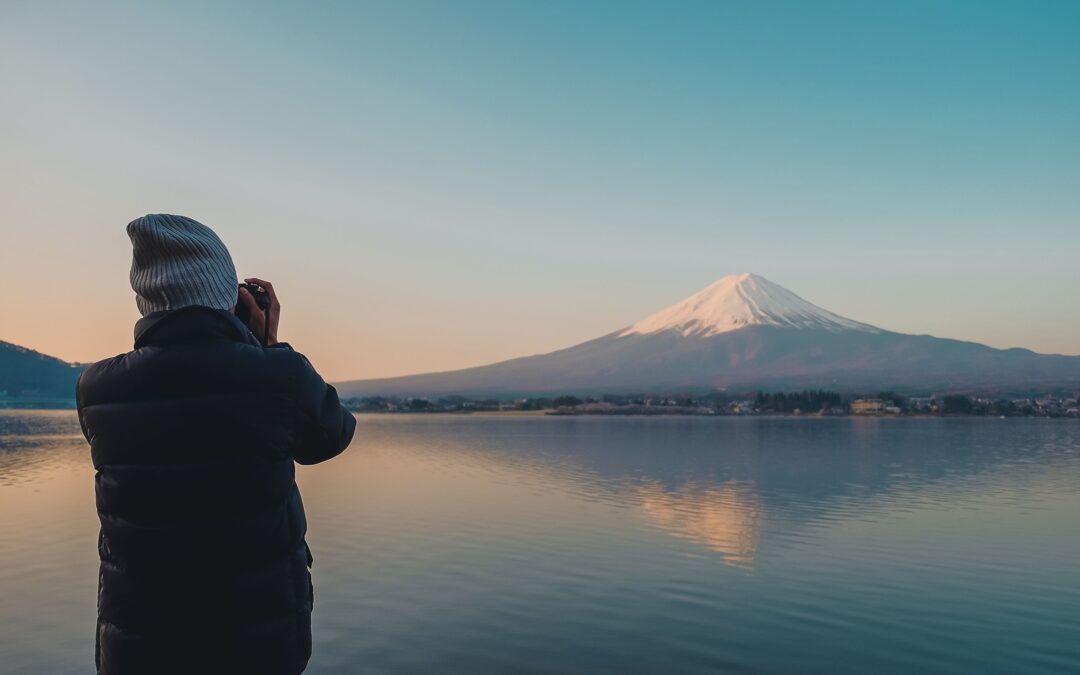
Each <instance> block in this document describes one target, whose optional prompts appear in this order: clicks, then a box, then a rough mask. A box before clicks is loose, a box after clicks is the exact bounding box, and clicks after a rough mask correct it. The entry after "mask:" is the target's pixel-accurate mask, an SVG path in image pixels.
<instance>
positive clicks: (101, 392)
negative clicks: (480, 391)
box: [77, 307, 356, 675]
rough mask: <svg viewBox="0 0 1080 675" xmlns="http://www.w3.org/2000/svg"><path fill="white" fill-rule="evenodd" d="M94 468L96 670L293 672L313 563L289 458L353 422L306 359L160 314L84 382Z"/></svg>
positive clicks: (322, 447)
mask: <svg viewBox="0 0 1080 675" xmlns="http://www.w3.org/2000/svg"><path fill="white" fill-rule="evenodd" d="M77 398H78V405H79V420H80V422H81V423H82V428H83V433H85V434H86V438H87V440H89V441H90V446H91V451H92V455H93V460H94V467H95V468H96V469H97V477H96V488H97V509H98V516H99V517H100V520H101V534H100V537H99V539H98V548H99V553H100V555H101V571H100V575H99V577H98V623H97V648H96V659H97V667H98V672H99V673H108V674H109V675H114V674H117V673H139V674H140V675H143V674H150V673H154V674H157V673H260V674H266V673H290V674H291V673H299V672H301V671H302V670H303V669H304V667H305V666H306V665H307V661H308V658H309V656H310V655H311V606H312V588H311V577H310V574H309V571H308V566H309V565H310V563H311V554H310V552H309V550H308V548H307V544H306V543H305V541H304V534H305V532H306V530H307V523H306V520H305V518H304V506H303V503H302V502H301V501H300V492H299V491H298V490H297V488H296V482H295V480H294V464H293V462H294V461H296V462H299V463H301V464H313V463H316V462H321V461H324V460H326V459H329V458H331V457H333V456H335V455H337V454H338V453H340V452H341V451H342V450H344V449H345V447H346V446H348V445H349V442H350V441H351V440H352V435H353V430H354V428H355V426H356V421H355V419H354V418H353V416H352V415H351V414H349V412H348V411H346V410H344V409H343V408H342V407H341V405H340V404H339V403H338V397H337V392H335V391H334V388H333V387H331V386H329V385H327V384H326V383H325V382H323V380H322V378H320V377H319V375H318V373H316V372H315V370H314V369H313V368H312V367H311V364H310V363H308V361H307V359H305V358H304V357H303V356H302V355H300V354H299V353H297V352H294V351H292V350H291V349H290V348H288V346H285V345H282V346H278V347H272V348H268V349H264V348H263V347H261V346H260V345H259V344H258V342H257V341H256V340H255V338H254V337H253V336H252V335H251V333H250V332H249V331H248V330H247V328H246V327H245V326H244V325H243V324H242V323H241V322H240V321H239V320H238V319H237V318H236V317H234V316H233V315H232V314H230V313H228V312H223V311H219V310H213V309H207V308H205V307H185V308H183V309H178V310H172V311H166V312H157V313H155V314H151V315H149V316H147V317H145V318H143V319H142V320H140V321H139V322H138V323H137V324H136V326H135V351H133V352H130V353H128V354H123V355H121V356H117V357H114V358H111V359H107V360H105V361H101V362H98V363H96V364H94V365H93V366H91V367H90V368H89V369H87V370H86V372H85V373H84V374H83V375H82V377H81V378H80V379H79V383H78V386H77Z"/></svg>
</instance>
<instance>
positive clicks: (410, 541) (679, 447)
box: [0, 412, 1080, 673]
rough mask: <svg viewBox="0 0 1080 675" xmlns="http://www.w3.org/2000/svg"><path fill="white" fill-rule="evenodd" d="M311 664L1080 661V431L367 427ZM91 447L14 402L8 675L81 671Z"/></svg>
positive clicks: (328, 495)
mask: <svg viewBox="0 0 1080 675" xmlns="http://www.w3.org/2000/svg"><path fill="white" fill-rule="evenodd" d="M299 475H300V483H301V490H302V491H303V494H304V500H305V503H306V505H307V509H308V516H309V519H310V523H311V524H310V533H309V541H310V543H311V546H312V549H313V550H314V553H315V566H314V569H313V574H314V576H315V616H314V631H315V654H314V656H313V658H312V661H311V665H310V667H309V669H308V672H309V673H351V672H372V673H383V672H390V673H430V672H439V673H457V672H460V673H501V672H514V673H555V672H567V673H600V672H617V673H677V672H685V673H695V672H700V673H712V672H725V671H727V672H750V673H755V672H756V673H790V672H820V673H846V672H850V673H867V672H874V673H893V672H895V673H908V672H938V673H975V672H978V673H1021V672H1025V673H1064V672H1080V522H1078V520H1077V516H1078V514H1080V424H1078V423H1076V422H1075V421H1066V420H1024V419H1017V420H993V419H950V420H937V419H922V420H898V419H891V420H890V419H848V418H841V419H800V418H775V419H769V418H756V419H754V418H750V419H732V418H718V419H693V418H687V419H674V418H551V417H546V418H545V417H539V418H537V417H520V418H513V417H511V418H507V417H478V416H474V417H455V416H419V415H414V416H396V417H395V416H362V417H360V426H359V429H358V432H357V437H356V440H355V441H354V443H353V445H352V447H351V448H350V449H349V450H348V451H347V453H346V454H345V455H343V456H342V457H340V458H338V459H336V460H334V461H332V462H329V463H327V464H324V465H322V466H317V467H301V468H300V469H299ZM92 479H93V470H92V468H91V466H90V459H89V451H88V447H87V446H86V444H85V443H84V442H83V440H82V438H81V436H80V435H79V428H78V422H77V420H76V418H75V416H74V414H73V413H71V412H35V413H23V412H0V559H2V561H3V562H2V564H0V598H2V603H0V672H12V673H22V672H25V673H88V672H91V671H92V664H93V630H94V601H95V585H96V579H97V559H96V547H95V545H96V539H95V537H96V532H97V520H96V516H95V514H94V511H93V505H94V501H93V480H92Z"/></svg>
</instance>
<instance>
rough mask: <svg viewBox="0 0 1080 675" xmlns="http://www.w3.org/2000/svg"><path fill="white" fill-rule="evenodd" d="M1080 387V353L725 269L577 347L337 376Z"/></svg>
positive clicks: (673, 384) (672, 386)
mask: <svg viewBox="0 0 1080 675" xmlns="http://www.w3.org/2000/svg"><path fill="white" fill-rule="evenodd" d="M819 387H820V388H825V389H832V390H839V391H853V392H858V391H881V390H888V389H895V390H897V391H902V392H910V393H917V392H947V391H962V392H971V393H996V392H1034V391H1046V390H1073V389H1080V356H1061V355H1047V354H1036V353H1035V352H1032V351H1028V350H1026V349H993V348H991V347H987V346H985V345H981V344H977V343H974V342H961V341H958V340H948V339H943V338H937V337H931V336H929V335H907V334H903V333H895V332H892V331H887V330H883V329H880V328H877V327H874V326H871V325H868V324H865V323H861V322H858V321H853V320H851V319H847V318H845V317H842V316H839V315H837V314H834V313H832V312H829V311H828V310H825V309H822V308H820V307H818V306H816V305H813V304H811V303H810V302H807V301H806V300H803V299H802V298H801V297H799V296H797V295H795V294H794V293H792V292H791V291H789V290H787V289H785V288H783V287H781V286H779V285H777V284H775V283H773V282H771V281H769V280H768V279H764V278H762V277H760V276H757V275H754V274H742V275H738V276H734V275H733V276H728V277H724V278H723V279H720V280H719V281H717V282H716V283H714V284H712V285H711V286H709V287H708V288H705V289H704V290H702V291H700V292H698V293H695V294H694V295H691V296H690V297H688V298H686V299H684V300H683V301H681V302H679V303H676V304H674V305H672V306H671V307H668V308H666V309H664V310H661V311H659V312H657V313H655V314H653V315H651V316H648V317H646V318H644V319H642V320H641V321H638V322H637V323H635V324H633V325H631V326H627V327H625V328H623V329H621V330H617V331H615V332H613V333H609V334H608V335H604V336H602V337H599V338H596V339H594V340H590V341H588V342H583V343H581V344H579V345H576V346H573V347H570V348H567V349H562V350H559V351H555V352H551V353H549V354H541V355H538V356H528V357H523V358H517V359H511V360H509V361H502V362H499V363H494V364H491V365H487V366H479V367H476V368H467V369H464V370H456V371H451V372H443V373H428V374H423V375H412V376H406V377H397V378H385V379H378V380H354V381H351V382H343V383H341V384H339V385H338V390H339V392H340V393H341V394H342V395H343V396H368V395H380V394H382V395H418V396H427V395H445V394H461V395H473V396H475V395H487V396H508V395H540V394H543V395H547V394H559V393H612V394H615V393H650V392H651V393H675V392H693V391H706V390H713V391H715V390H717V389H723V390H729V391H736V392H745V391H752V390H754V389H771V390H774V391H777V390H785V389H801V388H814V389H816V388H819Z"/></svg>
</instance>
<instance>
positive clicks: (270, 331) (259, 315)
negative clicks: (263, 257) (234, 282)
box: [240, 277, 281, 347]
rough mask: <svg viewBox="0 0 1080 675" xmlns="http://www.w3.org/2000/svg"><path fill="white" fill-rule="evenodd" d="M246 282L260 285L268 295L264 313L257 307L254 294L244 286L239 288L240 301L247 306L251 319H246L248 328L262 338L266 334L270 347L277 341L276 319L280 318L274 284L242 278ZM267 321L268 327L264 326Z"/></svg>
mask: <svg viewBox="0 0 1080 675" xmlns="http://www.w3.org/2000/svg"><path fill="white" fill-rule="evenodd" d="M244 283H246V284H255V285H256V286H260V287H262V289H263V290H264V291H266V294H267V295H268V296H269V297H270V307H269V308H268V309H267V310H266V312H265V313H264V312H263V311H262V310H261V309H259V305H258V304H257V303H256V302H255V296H253V295H252V294H251V293H249V292H248V290H247V289H246V288H241V289H240V301H241V302H243V303H244V304H245V305H246V306H247V308H248V314H249V315H250V316H251V319H250V320H249V321H248V328H250V329H251V332H252V333H254V334H255V335H257V336H258V337H259V339H262V337H263V335H265V336H266V345H265V346H267V347H270V346H272V345H276V344H277V343H278V339H277V332H278V321H280V320H281V303H280V302H278V298H277V293H275V292H274V285H273V284H272V283H270V282H269V281H263V280H262V279H255V278H254V277H253V278H251V279H244ZM267 321H269V322H270V325H269V327H267V326H266V322H267Z"/></svg>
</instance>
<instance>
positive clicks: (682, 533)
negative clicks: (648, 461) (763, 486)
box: [637, 480, 762, 569]
mask: <svg viewBox="0 0 1080 675" xmlns="http://www.w3.org/2000/svg"><path fill="white" fill-rule="evenodd" d="M637 495H638V498H639V499H640V500H641V507H642V509H643V510H644V511H645V519H646V520H647V521H648V522H649V523H651V524H653V525H655V526H657V527H659V528H660V529H662V530H664V531H665V532H667V533H669V534H672V535H675V536H676V537H681V538H683V539H686V540H688V541H692V542H694V543H696V544H700V545H702V546H704V547H705V548H707V549H709V550H711V551H715V552H717V553H720V554H722V555H723V562H724V563H725V564H728V565H731V566H733V567H741V568H746V569H749V568H751V567H752V566H753V563H754V554H755V553H756V552H757V547H758V539H759V537H760V536H761V532H760V530H761V521H762V507H761V500H760V499H759V498H758V496H757V493H755V492H754V484H753V483H750V482H747V481H736V480H729V481H727V482H725V483H721V484H720V485H701V484H692V483H690V484H686V485H684V486H683V487H681V488H679V489H677V490H674V491H669V490H667V489H665V488H664V486H663V485H662V484H660V483H659V482H657V481H649V482H648V483H645V484H644V485H642V486H641V487H639V488H637Z"/></svg>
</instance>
